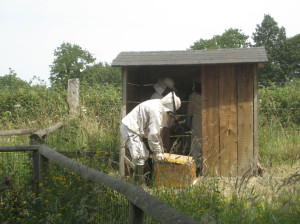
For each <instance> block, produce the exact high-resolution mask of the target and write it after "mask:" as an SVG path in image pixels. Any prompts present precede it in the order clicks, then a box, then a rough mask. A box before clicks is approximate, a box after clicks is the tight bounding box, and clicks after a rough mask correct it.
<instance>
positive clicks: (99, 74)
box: [82, 62, 121, 86]
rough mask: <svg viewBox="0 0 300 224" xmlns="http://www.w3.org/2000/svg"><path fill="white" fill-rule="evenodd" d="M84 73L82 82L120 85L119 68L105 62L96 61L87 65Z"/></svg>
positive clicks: (91, 84)
mask: <svg viewBox="0 0 300 224" xmlns="http://www.w3.org/2000/svg"><path fill="white" fill-rule="evenodd" d="M84 73H85V75H84V77H83V80H82V82H83V83H86V84H88V85H89V86H93V85H95V84H104V83H109V84H112V85H114V86H120V85H121V70H120V68H113V67H111V66H110V65H108V64H107V63H105V64H103V63H102V62H100V63H97V64H95V65H92V66H88V67H87V68H86V70H85V71H84Z"/></svg>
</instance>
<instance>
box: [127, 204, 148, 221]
mask: <svg viewBox="0 0 300 224" xmlns="http://www.w3.org/2000/svg"><path fill="white" fill-rule="evenodd" d="M143 220H144V211H143V210H142V209H140V208H139V207H137V206H136V205H135V204H134V203H132V202H130V203H129V214H128V224H143V222H144V221H143Z"/></svg>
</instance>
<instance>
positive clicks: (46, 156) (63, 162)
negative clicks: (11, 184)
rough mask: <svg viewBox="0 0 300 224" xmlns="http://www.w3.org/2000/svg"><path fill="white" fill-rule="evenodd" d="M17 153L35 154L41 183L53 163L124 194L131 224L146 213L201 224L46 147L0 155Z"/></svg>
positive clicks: (4, 148) (22, 148)
mask: <svg viewBox="0 0 300 224" xmlns="http://www.w3.org/2000/svg"><path fill="white" fill-rule="evenodd" d="M15 151H34V153H36V155H35V156H34V158H33V164H34V165H33V167H34V177H35V179H36V180H38V181H43V179H44V175H47V173H48V172H47V169H48V167H47V165H46V164H47V163H45V161H47V160H50V161H52V162H54V163H56V164H58V165H59V166H61V167H63V168H65V169H67V170H68V171H71V172H74V173H76V174H78V175H80V176H81V177H83V178H85V179H89V180H90V181H92V182H94V183H97V184H100V185H105V186H106V187H109V188H110V189H112V190H115V191H117V192H119V193H121V194H122V195H124V196H125V197H126V198H127V200H128V201H129V215H128V223H137V224H139V223H143V217H144V212H145V213H147V214H148V215H150V216H151V217H152V218H154V219H155V220H157V221H158V222H160V223H162V224H164V223H170V224H171V223H172V224H173V223H175V224H181V223H182V224H189V223H191V224H192V223H198V222H196V221H194V220H192V219H191V218H190V217H188V216H186V215H184V214H182V213H181V212H179V211H177V210H175V209H173V208H172V207H170V206H169V205H167V204H165V203H164V202H162V201H160V200H159V199H157V198H156V197H154V196H152V195H151V194H149V193H148V192H146V191H144V190H143V189H142V188H140V187H138V186H136V185H133V184H131V183H128V182H126V181H123V180H121V179H118V178H115V177H112V176H110V175H108V174H105V173H102V172H100V171H97V170H95V169H93V168H90V167H88V166H85V165H82V164H80V163H79V162H76V161H74V160H72V159H69V158H68V157H66V156H64V155H62V154H61V153H59V152H57V151H55V150H53V149H51V148H49V147H48V146H46V145H27V146H1V147H0V152H15Z"/></svg>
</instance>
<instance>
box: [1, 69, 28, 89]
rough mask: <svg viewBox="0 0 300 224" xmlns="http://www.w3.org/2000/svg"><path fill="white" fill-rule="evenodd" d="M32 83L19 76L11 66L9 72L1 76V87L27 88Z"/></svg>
mask: <svg viewBox="0 0 300 224" xmlns="http://www.w3.org/2000/svg"><path fill="white" fill-rule="evenodd" d="M29 86H30V84H29V83H27V82H26V81H23V80H22V79H20V78H18V77H17V73H16V72H15V71H14V70H13V69H11V68H9V74H7V75H4V76H2V77H0V88H1V89H3V88H26V87H29Z"/></svg>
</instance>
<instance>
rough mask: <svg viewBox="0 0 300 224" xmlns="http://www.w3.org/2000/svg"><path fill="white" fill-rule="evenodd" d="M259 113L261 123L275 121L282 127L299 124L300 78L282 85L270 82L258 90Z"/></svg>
mask: <svg viewBox="0 0 300 224" xmlns="http://www.w3.org/2000/svg"><path fill="white" fill-rule="evenodd" d="M259 98H260V99H259V101H260V104H259V115H260V121H261V124H262V125H265V124H267V123H270V122H276V123H278V124H279V125H282V126H283V127H287V126H289V125H297V126H299V125H300V79H295V80H293V81H290V82H287V83H286V84H285V85H284V86H278V85H276V84H275V83H271V84H270V86H268V87H265V86H261V87H260V90H259Z"/></svg>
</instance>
